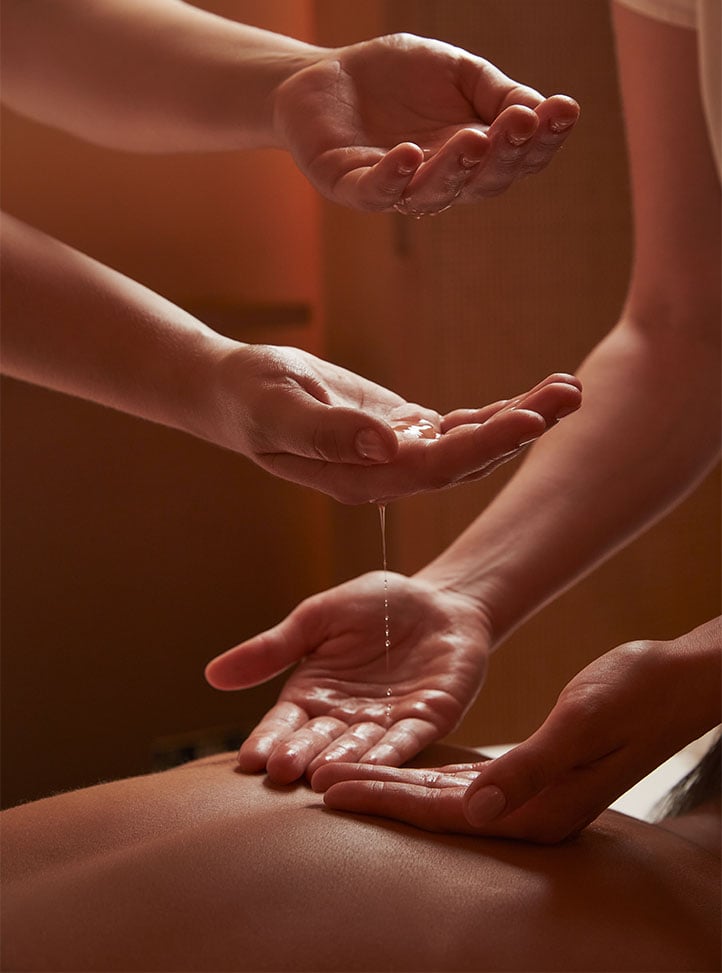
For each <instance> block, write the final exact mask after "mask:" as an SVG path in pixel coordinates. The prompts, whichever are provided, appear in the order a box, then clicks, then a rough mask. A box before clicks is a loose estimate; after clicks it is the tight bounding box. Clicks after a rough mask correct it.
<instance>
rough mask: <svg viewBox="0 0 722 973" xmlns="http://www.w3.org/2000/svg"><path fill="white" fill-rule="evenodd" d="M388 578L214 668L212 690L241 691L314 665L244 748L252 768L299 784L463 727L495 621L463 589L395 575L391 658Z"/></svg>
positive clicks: (323, 601) (376, 576)
mask: <svg viewBox="0 0 722 973" xmlns="http://www.w3.org/2000/svg"><path fill="white" fill-rule="evenodd" d="M383 579H384V574H383V572H380V571H379V572H374V573H372V574H367V575H364V576H363V577H361V578H356V579H355V580H353V581H349V582H347V583H346V584H342V585H340V586H339V587H337V588H332V589H330V590H329V591H326V592H323V593H322V594H319V595H315V596H314V597H312V598H309V599H308V600H307V601H304V602H302V603H301V604H300V605H299V606H298V607H297V608H296V609H295V610H294V611H293V612H292V613H291V614H290V615H289V616H288V617H287V618H286V619H285V620H284V621H283V622H281V623H280V625H277V626H275V628H272V629H270V630H269V631H267V632H264V633H263V634H261V635H258V636H256V637H255V638H252V639H250V640H249V641H247V642H244V643H243V644H241V645H239V646H237V647H236V648H234V649H231V650H230V651H229V652H226V653H225V654H224V655H221V656H219V657H218V658H216V659H214V660H213V661H212V662H211V663H209V665H208V667H207V670H206V676H207V678H208V681H209V682H210V683H211V685H213V686H215V687H217V688H218V689H241V688H244V687H248V686H253V685H256V684H257V683H260V682H264V681H265V680H267V679H270V678H271V677H272V676H274V675H276V673H278V672H281V671H282V670H283V669H285V668H287V667H288V666H290V665H291V664H292V663H294V662H297V661H298V660H302V661H301V663H300V665H299V666H298V668H297V669H296V670H295V671H294V673H293V674H292V675H291V677H290V678H289V680H288V682H287V683H286V685H285V686H284V688H283V691H282V693H281V695H280V697H279V702H278V703H277V704H276V705H275V706H274V707H273V708H272V709H271V710H270V711H269V713H268V714H267V715H266V716H265V717H264V719H263V720H262V721H261V723H260V724H259V725H258V726H257V727H256V729H255V730H254V731H253V732H252V733H251V735H250V736H249V738H248V739H247V740H246V742H245V743H244V744H243V746H242V747H241V751H240V754H239V763H240V766H241V768H242V769H243V770H246V771H249V772H253V771H260V770H263V769H266V770H267V772H268V775H269V777H270V778H271V779H272V780H274V781H276V782H278V783H289V782H290V781H293V780H296V779H297V778H299V777H301V776H302V775H303V774H304V773H306V774H309V775H310V774H311V773H312V772H313V771H314V770H315V769H316V768H317V767H319V766H321V765H322V764H324V763H327V762H329V761H338V760H355V761H364V762H367V763H377V764H378V763H384V764H401V763H403V762H404V761H406V760H409V759H411V757H413V756H415V755H416V754H417V753H419V752H420V751H421V750H422V749H423V748H424V747H425V746H427V745H428V744H429V743H431V742H433V741H435V740H438V739H439V738H440V737H442V736H444V735H445V734H447V733H449V732H450V731H451V730H453V729H454V727H455V726H456V725H457V724H458V723H459V721H460V720H461V718H462V716H463V715H464V712H465V711H466V709H467V707H468V706H469V705H470V703H471V702H472V701H473V700H474V698H475V697H476V694H477V693H478V691H479V688H480V686H481V684H482V681H483V679H484V675H485V671H486V659H487V646H488V644H489V632H488V628H487V623H486V620H485V618H484V617H483V616H482V615H481V614H480V613H479V609H478V607H477V606H476V605H475V604H474V603H472V602H471V601H468V600H467V599H466V598H464V597H463V596H461V595H459V594H457V593H455V592H451V591H445V590H443V589H440V588H438V587H437V586H432V585H429V584H426V583H424V582H420V581H416V580H412V579H410V578H406V577H404V576H403V575H399V574H390V575H389V603H390V618H391V627H390V642H391V647H390V650H389V653H388V663H387V654H386V648H385V631H384V627H385V626H384V584H383ZM388 690H390V695H388Z"/></svg>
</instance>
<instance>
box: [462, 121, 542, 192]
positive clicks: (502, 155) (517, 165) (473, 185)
mask: <svg viewBox="0 0 722 973" xmlns="http://www.w3.org/2000/svg"><path fill="white" fill-rule="evenodd" d="M538 127H539V118H538V116H537V115H536V113H535V112H534V111H532V110H531V109H530V108H523V107H522V106H520V105H513V106H512V107H510V108H507V109H506V110H505V111H504V112H503V113H502V114H501V115H500V116H499V117H498V118H497V119H496V120H495V121H494V123H493V124H492V125H491V127H490V128H489V131H488V132H487V137H488V139H489V143H490V145H489V151H488V153H487V154H486V157H485V159H484V162H483V164H482V165H481V166H479V167H478V168H477V170H476V171H475V173H474V176H473V178H472V179H470V180H469V182H468V184H467V186H466V187H465V191H464V194H463V197H462V200H463V201H464V202H473V201H474V200H478V199H482V198H483V197H485V196H496V195H498V194H499V193H502V192H504V191H505V190H506V189H508V187H509V186H510V185H511V184H512V183H513V182H515V181H516V180H517V179H518V178H520V176H522V175H524V174H525V169H524V159H525V157H526V155H527V154H528V153H529V151H530V150H531V148H532V145H533V144H534V136H535V133H536V131H537V129H538Z"/></svg>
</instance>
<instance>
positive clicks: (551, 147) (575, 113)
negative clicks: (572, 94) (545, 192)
mask: <svg viewBox="0 0 722 973" xmlns="http://www.w3.org/2000/svg"><path fill="white" fill-rule="evenodd" d="M536 114H537V117H538V118H539V127H538V129H537V131H536V133H535V135H534V138H533V139H532V141H531V144H530V145H529V150H528V152H527V153H526V156H525V157H524V161H523V167H522V169H523V171H522V175H530V174H532V173H536V172H541V170H542V169H544V168H545V167H546V166H547V165H548V164H549V162H550V161H551V159H552V158H553V157H554V156H555V155H556V153H557V152H558V151H559V149H560V148H561V147H562V145H563V144H564V142H565V141H566V140H567V138H568V137H569V136H570V135H571V133H572V131H573V129H574V126H575V125H576V122H577V120H578V118H579V105H578V104H577V103H576V102H575V101H574V100H573V99H572V98H568V97H566V96H565V95H555V96H554V97H552V98H548V99H547V100H546V101H545V102H543V103H542V104H541V105H539V106H538V108H537V109H536Z"/></svg>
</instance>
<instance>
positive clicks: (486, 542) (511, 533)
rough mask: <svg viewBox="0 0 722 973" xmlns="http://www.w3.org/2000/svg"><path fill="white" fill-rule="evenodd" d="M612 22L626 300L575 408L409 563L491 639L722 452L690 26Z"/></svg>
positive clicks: (705, 160) (707, 214)
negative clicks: (440, 546) (489, 499)
mask: <svg viewBox="0 0 722 973" xmlns="http://www.w3.org/2000/svg"><path fill="white" fill-rule="evenodd" d="M615 20H616V25H617V33H618V45H619V60H620V69H621V75H622V84H623V91H624V106H625V112H626V118H627V128H628V141H629V153H630V164H631V176H632V183H633V198H634V225H635V233H636V252H635V260H634V266H633V270H632V279H631V283H630V288H629V293H628V298H627V301H626V306H625V308H624V311H623V314H622V317H621V319H620V321H619V322H618V324H617V325H616V327H615V328H614V329H613V330H612V331H611V332H610V334H609V335H608V336H607V337H606V338H605V340H604V341H602V342H601V344H600V345H599V346H598V347H597V348H596V349H595V350H594V351H593V352H592V354H591V355H590V356H589V357H588V359H587V361H586V362H585V363H584V365H583V367H582V368H581V369H580V370H579V372H578V374H579V377H580V378H581V380H582V382H583V384H584V390H585V402H584V407H583V408H582V410H581V411H580V412H579V413H578V414H577V415H576V416H573V417H571V418H570V419H568V420H567V421H566V422H565V423H563V425H562V426H560V427H559V429H557V430H554V431H553V433H552V434H551V435H550V436H548V437H547V439H546V441H544V442H542V443H540V444H539V445H538V446H537V447H535V448H534V450H533V451H532V453H531V455H530V457H529V458H528V459H527V461H526V463H525V464H524V466H523V467H522V469H521V470H520V471H519V473H518V474H517V475H516V476H515V478H514V479H513V480H512V482H511V484H510V485H509V487H508V488H507V489H505V490H504V491H503V492H502V493H501V494H500V495H499V497H498V498H497V499H496V501H495V502H494V503H492V504H491V506H490V507H489V508H488V509H487V510H486V511H485V512H484V513H483V514H482V515H481V516H480V517H479V518H478V519H477V521H476V522H475V523H474V524H473V525H472V526H471V527H470V528H469V529H468V530H467V531H466V532H465V533H464V534H463V535H462V536H461V537H460V538H459V539H458V540H457V541H456V542H455V543H454V544H453V545H451V547H450V548H449V549H448V550H447V551H446V552H444V553H443V554H442V555H441V556H440V557H439V558H438V559H437V560H436V561H435V562H433V563H432V564H431V565H429V566H428V567H427V568H425V569H424V570H423V571H422V572H421V573H420V576H421V577H422V578H424V579H425V580H431V581H434V582H436V583H438V582H441V583H442V584H447V585H448V586H450V587H452V588H453V589H454V590H457V591H460V592H462V593H465V594H468V595H472V596H473V597H474V598H476V599H477V600H478V601H479V603H480V604H481V606H482V607H483V609H484V610H485V611H486V612H487V613H488V615H489V617H490V619H491V624H492V629H493V632H494V641H495V642H496V643H497V644H498V642H499V641H500V640H501V639H503V638H504V637H505V636H506V635H507V634H508V633H509V632H510V631H511V630H512V629H513V628H514V627H516V626H517V625H519V624H520V623H521V622H522V621H523V620H524V618H526V617H528V616H529V615H530V614H532V613H533V612H534V611H536V610H537V609H539V608H540V607H541V606H542V605H543V604H545V603H546V602H547V601H549V600H550V599H552V598H553V597H554V596H555V595H557V594H558V593H559V592H561V591H562V590H563V589H564V588H565V587H567V586H568V585H570V584H572V583H573V582H575V581H576V580H577V579H578V578H580V577H581V576H582V575H583V574H584V573H586V572H587V571H589V570H591V569H592V568H593V567H594V566H595V565H596V564H598V563H599V562H600V561H601V560H602V559H604V558H605V557H608V556H609V555H610V554H612V553H613V552H614V551H615V550H616V549H618V548H619V547H620V546H622V545H624V544H626V543H627V542H628V541H630V540H631V539H632V538H633V537H634V536H635V535H636V534H637V533H639V532H640V531H642V530H643V529H645V528H646V527H648V526H649V525H650V524H652V523H653V522H654V521H655V520H656V519H658V518H659V517H661V516H662V515H663V514H664V513H665V512H666V511H667V510H668V509H669V508H670V507H671V506H673V505H674V504H676V503H677V502H679V501H680V500H681V499H682V498H683V497H684V496H685V495H686V494H687V492H688V491H690V490H691V489H692V488H693V487H694V486H695V484H696V483H697V482H698V481H699V480H700V479H701V478H702V477H703V476H704V475H705V473H706V472H707V471H708V470H709V469H710V467H711V466H712V464H713V463H714V462H715V460H716V459H717V456H718V451H719V419H720V409H719V403H720V366H719V341H720V329H719V320H720V279H719V274H720V225H719V218H718V214H719V208H720V207H719V204H720V188H719V181H718V177H717V174H716V171H715V169H714V165H713V161H712V157H711V154H710V149H709V144H708V139H707V133H706V129H705V125H704V120H703V117H702V112H701V108H700V104H699V95H698V80H697V78H698V75H697V63H696V45H695V36H694V34H693V32H691V31H687V30H681V29H678V28H673V27H668V26H665V25H662V24H658V23H656V22H654V21H652V20H649V19H648V18H645V17H641V16H639V15H637V14H634V13H631V12H629V11H627V10H624V9H619V10H617V11H615ZM640 52H644V53H643V55H642V54H641V53H640ZM670 65H671V66H670ZM600 286H603V282H602V281H600ZM551 550H553V552H554V556H553V557H550V554H549V552H550V551H551Z"/></svg>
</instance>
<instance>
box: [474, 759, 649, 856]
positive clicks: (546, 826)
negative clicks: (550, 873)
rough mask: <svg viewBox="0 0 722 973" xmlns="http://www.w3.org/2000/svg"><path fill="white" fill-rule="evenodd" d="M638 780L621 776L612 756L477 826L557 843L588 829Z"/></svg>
mask: <svg viewBox="0 0 722 973" xmlns="http://www.w3.org/2000/svg"><path fill="white" fill-rule="evenodd" d="M635 782H636V781H635V780H629V781H628V780H626V779H625V777H624V775H622V776H620V767H619V766H618V761H617V760H616V759H615V756H614V755H612V756H610V757H609V758H604V759H602V760H599V761H595V762H594V763H593V764H591V765H589V766H587V767H581V768H578V769H577V770H574V771H571V772H569V773H568V774H567V775H566V776H565V777H563V778H561V779H558V780H556V781H555V782H554V783H552V784H550V785H549V786H548V787H546V788H545V789H544V790H543V791H541V792H540V793H539V794H536V795H534V796H533V797H532V798H530V799H529V800H528V801H526V802H525V803H524V804H522V805H521V806H520V807H519V808H517V809H516V810H512V811H509V812H508V813H505V814H503V815H501V816H500V817H497V818H494V819H493V820H491V821H488V822H486V823H485V824H483V825H476V826H475V827H477V829H478V831H479V832H480V833H483V834H487V835H494V836H496V837H503V838H522V839H524V840H526V841H535V842H539V843H542V844H557V843H558V842H560V841H565V840H566V839H567V838H570V837H573V836H574V835H576V834H578V833H579V832H580V831H582V830H583V829H584V828H586V827H587V825H589V824H591V822H592V821H594V820H595V819H596V818H598V817H599V815H600V814H601V813H602V812H603V811H604V810H606V809H607V808H608V807H609V805H610V804H611V803H612V802H613V801H614V800H616V798H618V797H619V796H620V795H621V794H623V793H624V792H625V791H626V790H628V788H629V787H631V786H632V784H634V783H635ZM466 817H467V820H468V815H466ZM469 823H471V822H469Z"/></svg>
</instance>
